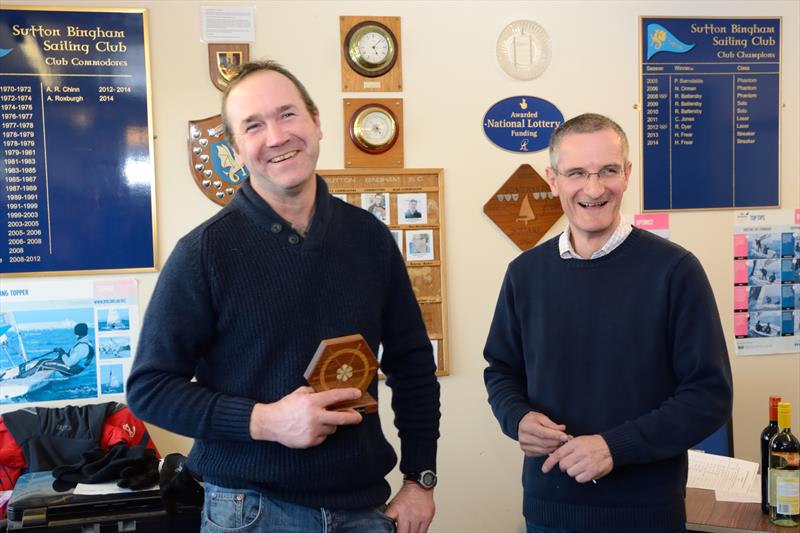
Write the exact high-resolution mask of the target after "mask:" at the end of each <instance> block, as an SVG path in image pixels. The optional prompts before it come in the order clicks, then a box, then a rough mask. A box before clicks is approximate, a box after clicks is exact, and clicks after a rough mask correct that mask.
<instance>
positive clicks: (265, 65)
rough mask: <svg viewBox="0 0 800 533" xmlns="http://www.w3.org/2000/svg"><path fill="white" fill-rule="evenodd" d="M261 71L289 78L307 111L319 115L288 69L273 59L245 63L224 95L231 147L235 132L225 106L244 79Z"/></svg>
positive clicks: (224, 116)
mask: <svg viewBox="0 0 800 533" xmlns="http://www.w3.org/2000/svg"><path fill="white" fill-rule="evenodd" d="M261 71H270V72H277V73H278V74H282V75H284V76H286V77H287V78H289V81H291V82H292V83H293V84H294V86H295V87H297V90H298V91H299V92H300V96H301V97H302V98H303V103H305V104H306V109H307V110H308V112H309V113H310V114H311V116H312V117H315V116H317V115H319V108H318V107H317V104H315V103H314V100H312V99H311V95H310V94H308V90H307V89H306V88H305V86H304V85H303V84H302V83H301V82H300V80H298V79H297V77H296V76H295V75H294V74H292V73H291V72H289V71H288V70H287V69H286V67H284V66H283V65H281V64H280V63H278V62H277V61H273V60H271V59H267V60H264V61H250V62H248V63H244V64H243V65H241V66H240V67H239V68H238V69H236V73H235V74H234V75H233V77H232V78H231V80H230V82H229V83H228V86H227V87H225V91H224V92H223V93H222V126H223V127H224V128H225V138H226V139H227V140H228V142H229V143H231V145H234V144H235V140H234V134H233V131H232V130H231V125H230V124H229V123H228V116H227V114H226V113H225V105H226V104H227V102H228V95H230V93H231V91H232V90H233V89H234V87H236V86H237V85H238V84H239V82H241V81H242V80H243V79H245V78H246V77H248V76H249V75H251V74H254V73H256V72H261Z"/></svg>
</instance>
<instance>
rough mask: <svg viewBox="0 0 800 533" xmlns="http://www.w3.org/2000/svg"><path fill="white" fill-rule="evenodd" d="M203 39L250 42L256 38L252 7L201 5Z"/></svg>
mask: <svg viewBox="0 0 800 533" xmlns="http://www.w3.org/2000/svg"><path fill="white" fill-rule="evenodd" d="M202 10H203V41H205V42H207V43H252V42H255V40H256V24H255V8H254V7H214V6H203V7H202Z"/></svg>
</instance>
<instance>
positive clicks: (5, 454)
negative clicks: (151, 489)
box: [0, 402, 158, 491]
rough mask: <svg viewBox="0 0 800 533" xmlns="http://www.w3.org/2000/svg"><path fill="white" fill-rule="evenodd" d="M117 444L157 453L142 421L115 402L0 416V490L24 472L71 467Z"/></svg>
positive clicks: (124, 406) (29, 410)
mask: <svg viewBox="0 0 800 533" xmlns="http://www.w3.org/2000/svg"><path fill="white" fill-rule="evenodd" d="M116 444H125V445H127V446H137V445H140V446H145V447H147V448H150V449H152V450H155V452H156V455H158V450H157V449H156V447H155V444H153V441H152V440H151V439H150V434H149V433H148V432H147V428H146V427H145V425H144V422H142V421H141V420H139V419H138V418H137V417H135V416H134V415H133V413H131V411H130V409H128V406H127V405H125V404H122V403H118V402H108V403H103V404H91V405H82V406H74V405H68V406H66V407H59V408H46V407H33V408H28V409H19V410H17V411H11V412H10V413H6V414H5V415H3V416H2V417H0V491H4V490H11V489H13V488H14V484H15V483H16V482H17V478H19V476H20V475H21V474H22V473H24V472H25V471H31V472H40V471H43V470H52V469H53V468H55V467H56V466H61V465H66V464H74V463H77V462H79V461H80V460H81V454H82V453H83V452H85V451H89V450H93V449H95V448H97V447H100V448H101V449H102V450H103V451H108V450H109V449H110V448H111V447H112V446H114V445H116Z"/></svg>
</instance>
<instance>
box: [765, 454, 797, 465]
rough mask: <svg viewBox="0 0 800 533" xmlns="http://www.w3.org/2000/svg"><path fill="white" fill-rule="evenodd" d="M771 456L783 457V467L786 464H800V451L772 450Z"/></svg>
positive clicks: (781, 463)
mask: <svg viewBox="0 0 800 533" xmlns="http://www.w3.org/2000/svg"><path fill="white" fill-rule="evenodd" d="M770 456H771V457H779V458H780V459H781V462H780V465H781V468H783V467H785V466H800V453H797V452H772V453H771V454H770ZM773 466H774V465H773Z"/></svg>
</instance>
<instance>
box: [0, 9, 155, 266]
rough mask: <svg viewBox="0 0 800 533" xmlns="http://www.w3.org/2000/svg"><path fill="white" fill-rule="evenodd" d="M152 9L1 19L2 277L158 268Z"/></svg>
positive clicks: (0, 14)
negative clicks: (150, 56) (152, 128)
mask: <svg viewBox="0 0 800 533" xmlns="http://www.w3.org/2000/svg"><path fill="white" fill-rule="evenodd" d="M147 37H148V28H147V14H146V11H145V10H144V9H90V8H64V9H55V8H37V7H3V8H2V9H0V114H1V115H2V117H1V118H2V120H0V128H2V129H0V151H2V154H3V163H2V166H1V167H0V275H32V274H37V275H42V274H78V273H83V272H89V271H93V272H98V271H100V272H117V273H118V272H141V271H151V270H154V269H155V266H156V260H157V257H156V239H155V235H156V219H155V216H156V215H155V213H156V211H155V190H154V171H153V144H152V135H151V132H150V124H151V116H150V82H149V71H150V67H149V60H148V45H147Z"/></svg>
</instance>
